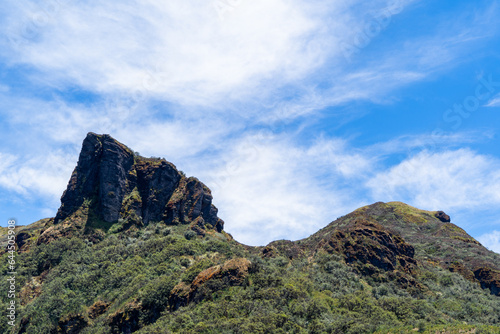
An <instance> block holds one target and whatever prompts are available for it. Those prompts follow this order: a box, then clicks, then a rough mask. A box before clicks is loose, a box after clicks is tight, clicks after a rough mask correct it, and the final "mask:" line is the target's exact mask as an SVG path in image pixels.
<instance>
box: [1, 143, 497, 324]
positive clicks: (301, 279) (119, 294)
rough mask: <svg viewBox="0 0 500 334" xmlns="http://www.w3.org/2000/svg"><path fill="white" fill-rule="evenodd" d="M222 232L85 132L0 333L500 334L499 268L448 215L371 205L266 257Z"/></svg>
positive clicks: (278, 244) (150, 164) (21, 243)
mask: <svg viewBox="0 0 500 334" xmlns="http://www.w3.org/2000/svg"><path fill="white" fill-rule="evenodd" d="M223 224H224V223H223V221H222V220H221V219H220V218H218V217H217V209H216V208H215V207H214V206H213V205H212V195H211V192H210V190H209V189H208V188H207V187H206V186H205V185H204V184H203V183H201V182H200V181H199V180H198V179H196V178H194V177H189V178H188V177H186V176H185V175H184V174H183V173H182V172H180V171H178V170H177V169H176V167H175V166H174V165H173V164H171V163H169V162H167V161H165V160H164V159H159V158H144V157H141V156H138V155H137V154H134V153H133V151H132V150H130V149H129V148H127V147H126V146H125V145H123V144H121V143H119V142H118V141H116V140H114V139H113V138H111V137H110V136H108V135H97V134H94V133H89V134H88V135H87V137H86V138H85V140H84V142H83V145H82V151H81V153H80V157H79V160H78V164H77V166H76V168H75V170H74V172H73V174H72V176H71V179H70V181H69V183H68V187H67V189H66V191H65V192H64V194H63V196H62V198H61V207H60V209H59V210H58V212H57V215H56V217H55V218H49V219H43V220H40V221H38V222H36V223H33V224H31V225H29V226H23V227H17V228H16V232H17V235H16V243H17V246H18V254H17V259H16V261H17V262H16V263H17V268H16V271H17V274H16V275H17V276H16V291H17V293H18V299H17V301H18V304H17V308H16V312H17V317H16V326H15V327H10V326H9V325H7V323H6V322H0V332H3V333H8V332H9V333H133V332H137V333H148V334H151V333H353V334H354V333H355V334H359V333H396V332H397V333H412V332H414V329H415V328H417V329H418V330H419V331H420V332H427V333H445V332H446V333H467V332H468V333H479V332H481V333H498V332H499V331H500V297H498V295H499V293H498V287H499V282H500V280H499V279H498V273H499V264H500V262H499V255H498V254H495V253H493V252H489V251H487V250H486V249H485V248H484V247H482V246H481V245H480V244H479V243H478V242H477V241H475V240H474V239H473V238H471V237H470V236H469V235H467V233H466V232H465V231H463V230H462V229H460V228H459V227H457V226H455V225H453V224H451V222H450V217H448V216H447V215H446V214H445V213H444V212H431V211H424V210H419V209H416V208H413V207H411V206H408V205H406V204H403V203H399V202H391V203H381V202H379V203H375V204H373V205H369V206H366V207H363V208H360V209H358V210H356V211H354V212H352V213H350V214H348V215H346V216H343V217H341V218H339V219H337V220H335V221H334V222H332V223H330V224H329V225H327V226H326V227H325V228H323V229H322V230H320V231H318V232H317V233H315V234H313V235H311V236H310V237H308V238H305V239H303V240H298V241H288V240H279V241H274V242H272V243H270V244H269V245H267V246H265V247H251V246H245V245H242V244H240V243H238V242H236V241H235V240H233V239H232V238H231V236H230V235H229V234H227V233H226V232H225V231H224V230H223V226H224V225H223ZM3 232H4V230H2V229H0V245H2V247H5V245H6V240H7V239H6V235H2V233H3ZM0 255H2V254H0ZM0 261H1V262H0V270H1V271H0V272H1V277H0V289H3V290H2V291H7V290H8V289H9V283H8V281H7V279H6V277H5V276H8V274H7V273H8V272H9V269H8V254H5V250H4V251H3V255H2V256H1V259H0ZM0 300H1V305H0V307H2V308H4V309H5V308H6V307H7V305H8V303H9V302H10V301H9V299H7V297H6V295H5V294H4V295H2V296H1V297H0ZM444 330H446V331H444Z"/></svg>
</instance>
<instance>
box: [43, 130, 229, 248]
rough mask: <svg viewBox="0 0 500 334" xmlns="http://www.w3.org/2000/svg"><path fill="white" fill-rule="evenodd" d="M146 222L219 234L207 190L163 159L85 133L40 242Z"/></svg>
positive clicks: (208, 190)
mask: <svg viewBox="0 0 500 334" xmlns="http://www.w3.org/2000/svg"><path fill="white" fill-rule="evenodd" d="M152 222H165V223H166V224H167V225H177V224H181V223H182V224H192V229H193V230H194V231H196V232H198V233H203V230H206V229H207V228H208V229H215V230H216V231H217V232H221V231H222V229H223V226H224V222H223V221H222V220H221V219H219V218H218V217H217V208H216V207H215V206H214V205H213V204H212V194H211V192H210V189H208V188H207V187H206V186H205V185H204V184H203V183H201V182H200V181H199V180H198V179H196V178H194V177H189V178H187V177H186V176H185V175H184V174H183V173H182V172H179V171H178V170H177V168H176V167H175V166H174V165H173V164H172V163H169V162H167V161H166V160H164V159H160V158H144V157H141V156H139V155H138V154H135V153H134V152H133V151H132V150H130V149H129V148H128V147H126V146H125V145H123V144H121V143H119V142H118V141H116V140H115V139H113V138H112V137H110V136H109V135H97V134H95V133H89V134H88V135H87V137H86V138H85V140H84V141H83V145H82V150H81V153H80V157H79V159H78V164H77V166H76V168H75V170H74V171H73V174H72V175H71V179H70V181H69V183H68V187H67V189H66V191H65V192H64V194H63V196H62V198H61V207H60V208H59V210H58V211H57V215H56V217H55V219H54V226H53V228H52V229H50V230H47V231H46V232H45V233H44V234H43V235H42V236H41V239H40V241H41V242H43V241H45V240H48V239H52V238H56V237H58V236H59V235H66V234H67V233H68V232H71V231H72V232H74V231H75V230H82V231H85V232H86V233H87V234H88V233H89V232H96V233H98V232H99V231H98V230H99V229H100V230H101V231H102V229H104V230H106V229H107V228H109V227H111V226H112V225H115V229H119V230H122V229H127V228H130V227H131V226H135V227H141V226H145V225H148V224H150V223H152ZM116 224H118V225H116ZM98 234H99V233H98Z"/></svg>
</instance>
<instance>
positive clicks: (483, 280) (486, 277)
mask: <svg viewBox="0 0 500 334" xmlns="http://www.w3.org/2000/svg"><path fill="white" fill-rule="evenodd" d="M474 275H475V276H476V279H477V280H478V281H479V282H480V284H481V287H482V288H483V289H490V292H491V294H493V295H496V296H500V271H497V270H492V269H490V268H478V269H476V270H475V271H474Z"/></svg>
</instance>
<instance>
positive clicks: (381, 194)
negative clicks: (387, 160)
mask: <svg viewBox="0 0 500 334" xmlns="http://www.w3.org/2000/svg"><path fill="white" fill-rule="evenodd" d="M499 170H500V161H499V160H498V159H496V158H493V157H489V156H484V155H480V154H477V153H475V152H473V151H471V150H468V149H460V150H455V151H445V152H441V153H429V152H427V151H423V152H420V153H418V154H416V155H415V156H413V157H410V158H408V159H406V160H404V161H402V162H401V163H399V164H398V165H396V166H394V167H392V168H391V169H390V170H388V171H381V172H380V173H378V174H377V175H376V176H375V177H373V179H371V180H370V181H368V183H367V186H368V187H369V188H370V189H371V191H372V193H373V197H374V198H377V199H379V200H383V201H391V200H400V201H404V202H408V203H410V204H412V205H414V206H416V207H420V208H426V209H428V210H432V209H434V210H437V209H442V210H448V209H455V208H459V209H472V208H473V209H477V208H480V207H483V206H489V205H498V204H500V191H499V189H500V172H499Z"/></svg>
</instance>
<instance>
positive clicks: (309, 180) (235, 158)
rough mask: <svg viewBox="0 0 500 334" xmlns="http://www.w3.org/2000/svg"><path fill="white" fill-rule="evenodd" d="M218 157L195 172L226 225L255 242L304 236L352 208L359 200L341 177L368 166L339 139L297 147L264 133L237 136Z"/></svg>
mask: <svg viewBox="0 0 500 334" xmlns="http://www.w3.org/2000/svg"><path fill="white" fill-rule="evenodd" d="M219 158H220V159H221V163H220V164H219V166H214V167H212V168H210V169H208V170H207V168H206V167H205V168H200V174H199V175H198V176H199V177H200V179H202V180H204V181H205V182H206V183H207V185H208V186H209V187H210V188H211V189H212V191H213V194H214V203H215V205H217V206H218V207H219V208H220V214H219V216H220V217H221V218H223V219H224V220H225V221H226V222H227V226H226V230H227V231H229V232H230V233H232V234H233V235H234V236H235V238H236V239H237V240H238V241H240V242H243V243H248V244H253V245H255V244H264V243H267V242H270V241H272V240H276V239H281V238H286V239H297V238H302V237H305V236H307V235H309V234H312V233H314V232H315V231H316V230H317V229H319V228H321V227H323V226H325V225H326V224H327V223H328V222H330V221H332V220H334V219H335V218H337V217H338V216H340V215H342V214H345V213H346V212H348V211H349V210H352V209H355V208H356V207H357V206H358V205H361V204H362V202H361V200H360V199H355V197H354V196H353V190H352V189H350V188H349V187H347V186H346V184H345V178H356V175H362V174H363V173H364V172H365V170H366V169H369V168H370V162H369V161H367V160H366V159H365V158H364V157H362V156H361V155H359V154H356V153H349V152H347V150H346V146H345V143H343V142H341V141H327V140H320V141H318V142H316V143H314V144H313V145H311V146H308V147H301V146H298V145H294V144H293V139H292V138H290V137H288V136H286V135H283V136H276V135H267V134H262V133H258V134H255V135H249V136H247V137H245V138H243V139H241V140H239V141H238V142H237V143H236V144H235V145H234V146H233V147H232V148H231V149H230V150H229V151H226V152H224V154H221V155H220V156H219ZM363 204H365V203H363Z"/></svg>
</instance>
